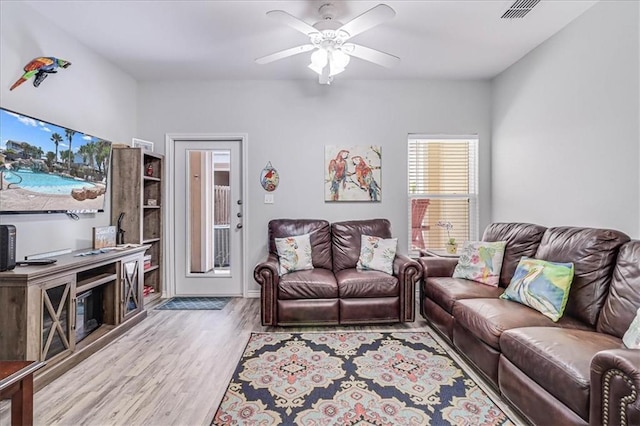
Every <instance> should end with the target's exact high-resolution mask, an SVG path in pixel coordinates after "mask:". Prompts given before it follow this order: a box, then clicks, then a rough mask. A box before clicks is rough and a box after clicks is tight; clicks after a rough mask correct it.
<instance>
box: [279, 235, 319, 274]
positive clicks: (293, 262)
mask: <svg viewBox="0 0 640 426" xmlns="http://www.w3.org/2000/svg"><path fill="white" fill-rule="evenodd" d="M275 242H276V249H277V250H278V258H279V260H280V271H279V273H280V275H284V274H288V273H289V272H293V271H302V270H305V269H313V262H312V261H311V234H304V235H297V236H294V237H285V238H276V239H275Z"/></svg>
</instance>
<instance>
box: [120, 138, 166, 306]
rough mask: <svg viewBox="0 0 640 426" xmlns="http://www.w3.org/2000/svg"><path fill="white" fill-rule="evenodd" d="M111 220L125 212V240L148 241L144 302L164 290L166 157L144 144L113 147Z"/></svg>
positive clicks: (144, 267)
mask: <svg viewBox="0 0 640 426" xmlns="http://www.w3.org/2000/svg"><path fill="white" fill-rule="evenodd" d="M112 155H113V156H112V160H111V164H112V172H111V176H112V185H111V223H113V224H115V223H116V222H117V220H118V217H119V216H120V214H121V213H124V218H123V221H122V228H123V230H124V231H125V232H124V242H125V243H134V244H147V245H149V250H147V253H145V256H146V258H145V262H144V264H143V275H144V279H143V281H144V287H143V288H142V292H143V294H144V295H145V296H144V303H150V302H151V301H153V300H155V299H157V298H160V297H161V295H162V291H163V287H162V285H163V279H162V278H163V277H162V274H163V254H162V244H163V239H162V226H163V215H164V206H163V199H162V198H163V188H164V187H163V184H164V182H163V177H164V157H163V156H162V155H161V154H156V153H153V152H149V151H144V150H142V149H141V148H127V147H120V148H114V150H113V154H112Z"/></svg>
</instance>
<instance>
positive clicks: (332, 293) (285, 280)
mask: <svg viewBox="0 0 640 426" xmlns="http://www.w3.org/2000/svg"><path fill="white" fill-rule="evenodd" d="M337 297H338V284H337V283H336V278H335V276H334V275H333V272H332V271H330V270H328V269H321V268H315V269H310V270H306V271H296V272H291V273H289V274H286V275H283V276H282V277H280V282H279V283H278V299H281V300H288V299H332V298H337Z"/></svg>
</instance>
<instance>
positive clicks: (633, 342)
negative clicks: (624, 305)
mask: <svg viewBox="0 0 640 426" xmlns="http://www.w3.org/2000/svg"><path fill="white" fill-rule="evenodd" d="M622 342H623V343H624V345H625V346H626V347H628V348H629V349H640V308H638V312H636V317H635V318H634V319H633V321H631V325H629V329H628V330H627V332H626V333H624V336H623V337H622Z"/></svg>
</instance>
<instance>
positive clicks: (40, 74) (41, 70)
mask: <svg viewBox="0 0 640 426" xmlns="http://www.w3.org/2000/svg"><path fill="white" fill-rule="evenodd" d="M70 65H71V62H69V61H65V60H64V59H58V58H54V57H53V56H41V57H39V58H34V59H32V60H31V62H29V63H28V64H27V65H25V66H24V74H22V77H20V78H19V79H18V81H16V82H15V83H13V85H12V86H11V88H10V89H9V90H13V89H15V88H16V87H18V86H20V85H21V84H22V83H24V82H25V81H27V80H29V79H30V78H31V77H33V76H35V79H34V80H33V86H34V87H38V86H40V83H42V81H43V80H44V79H45V78H47V76H48V75H49V74H55V73H57V72H58V68H69V66H70Z"/></svg>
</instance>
